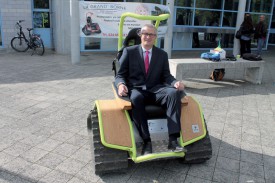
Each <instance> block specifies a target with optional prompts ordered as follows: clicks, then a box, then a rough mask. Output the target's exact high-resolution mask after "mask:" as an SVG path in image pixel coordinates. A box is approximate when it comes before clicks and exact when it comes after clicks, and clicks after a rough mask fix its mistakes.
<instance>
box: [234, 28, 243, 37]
mask: <svg viewBox="0 0 275 183" xmlns="http://www.w3.org/2000/svg"><path fill="white" fill-rule="evenodd" d="M235 37H236V39H241V37H242V31H241V30H240V29H239V30H238V31H237V32H236V35H235Z"/></svg>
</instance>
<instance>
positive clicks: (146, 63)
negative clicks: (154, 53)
mask: <svg viewBox="0 0 275 183" xmlns="http://www.w3.org/2000/svg"><path fill="white" fill-rule="evenodd" d="M145 53H146V55H145V72H146V74H147V73H148V69H149V53H150V52H149V51H145Z"/></svg>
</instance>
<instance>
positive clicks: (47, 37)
mask: <svg viewBox="0 0 275 183" xmlns="http://www.w3.org/2000/svg"><path fill="white" fill-rule="evenodd" d="M33 28H34V33H36V34H40V36H41V38H42V39H43V41H44V45H45V47H46V48H52V30H51V19H50V1H49V0H33Z"/></svg>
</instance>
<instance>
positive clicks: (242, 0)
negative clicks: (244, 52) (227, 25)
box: [233, 0, 246, 56]
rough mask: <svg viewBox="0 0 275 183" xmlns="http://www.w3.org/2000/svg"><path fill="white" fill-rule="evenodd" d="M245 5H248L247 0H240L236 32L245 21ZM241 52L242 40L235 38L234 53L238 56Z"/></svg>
mask: <svg viewBox="0 0 275 183" xmlns="http://www.w3.org/2000/svg"><path fill="white" fill-rule="evenodd" d="M245 6H246V0H239V7H238V16H237V23H236V30H235V33H236V32H237V31H238V30H239V28H240V26H241V24H242V22H243V19H244V13H245ZM239 54H240V41H239V40H238V39H236V38H234V47H233V55H234V56H237V55H239Z"/></svg>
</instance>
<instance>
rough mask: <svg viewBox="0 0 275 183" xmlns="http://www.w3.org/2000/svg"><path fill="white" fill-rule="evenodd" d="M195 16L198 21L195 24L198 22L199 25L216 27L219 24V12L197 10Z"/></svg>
mask: <svg viewBox="0 0 275 183" xmlns="http://www.w3.org/2000/svg"><path fill="white" fill-rule="evenodd" d="M196 17H198V22H196V24H198V25H199V26H214V27H218V26H219V24H220V17H221V12H219V11H208V10H197V11H196ZM194 23H195V22H194Z"/></svg>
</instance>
